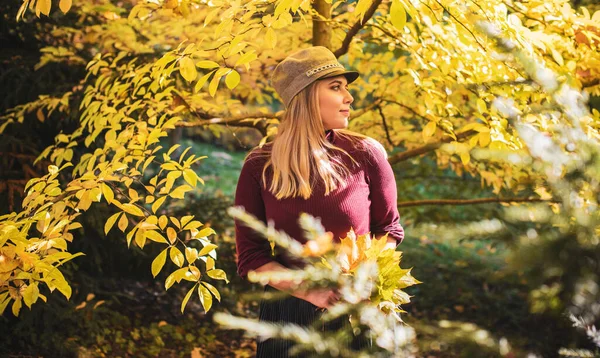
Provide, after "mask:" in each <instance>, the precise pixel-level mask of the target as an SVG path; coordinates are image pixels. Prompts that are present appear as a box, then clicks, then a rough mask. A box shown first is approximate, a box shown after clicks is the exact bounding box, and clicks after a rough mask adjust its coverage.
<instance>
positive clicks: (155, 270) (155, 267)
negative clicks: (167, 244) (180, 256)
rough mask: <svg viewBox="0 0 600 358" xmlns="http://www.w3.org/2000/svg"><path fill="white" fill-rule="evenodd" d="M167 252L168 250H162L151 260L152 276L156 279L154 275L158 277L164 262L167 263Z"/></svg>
mask: <svg viewBox="0 0 600 358" xmlns="http://www.w3.org/2000/svg"><path fill="white" fill-rule="evenodd" d="M167 250H168V249H164V250H162V251H161V252H160V254H158V255H157V256H156V257H155V258H154V260H152V267H151V270H152V276H154V277H156V275H158V274H159V273H160V271H161V270H162V268H163V266H164V265H165V262H167Z"/></svg>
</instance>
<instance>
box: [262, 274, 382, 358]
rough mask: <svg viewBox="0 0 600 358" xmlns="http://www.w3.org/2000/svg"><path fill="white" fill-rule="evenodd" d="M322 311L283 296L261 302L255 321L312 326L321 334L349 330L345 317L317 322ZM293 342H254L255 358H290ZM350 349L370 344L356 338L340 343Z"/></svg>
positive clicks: (367, 341)
mask: <svg viewBox="0 0 600 358" xmlns="http://www.w3.org/2000/svg"><path fill="white" fill-rule="evenodd" d="M274 290H275V289H274V288H272V287H270V286H267V287H266V288H265V291H274ZM321 315H322V310H320V309H318V308H317V306H315V305H313V304H312V303H310V302H307V301H304V300H301V299H299V298H296V297H293V296H289V295H288V296H286V297H285V298H283V299H280V300H276V301H267V300H262V301H261V303H260V312H259V320H260V321H266V322H274V323H279V324H286V323H293V324H296V325H299V326H303V327H308V326H313V327H314V325H313V324H316V325H317V327H318V328H319V329H321V330H322V331H334V330H338V329H340V328H345V329H350V321H349V320H348V317H347V316H346V317H340V318H339V319H336V320H334V321H332V322H328V323H327V324H324V323H319V322H318V321H320V320H321ZM293 344H294V342H292V341H289V340H285V339H274V338H270V339H267V340H264V341H261V340H260V339H258V340H257V346H256V357H257V358H288V357H292V356H291V355H290V354H289V350H290V348H291V347H292V345H293ZM340 344H343V345H344V346H346V347H349V348H351V349H355V350H358V349H364V348H365V347H368V346H370V345H371V343H370V341H369V340H368V339H367V338H366V337H364V336H363V335H360V336H358V337H354V339H352V340H348V341H347V342H340ZM294 357H306V355H294Z"/></svg>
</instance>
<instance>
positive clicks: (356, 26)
mask: <svg viewBox="0 0 600 358" xmlns="http://www.w3.org/2000/svg"><path fill="white" fill-rule="evenodd" d="M381 1H382V0H374V1H373V3H372V4H371V6H370V7H369V9H367V12H365V17H364V18H363V20H362V21H357V22H356V23H355V24H354V25H352V27H351V28H350V30H348V32H347V33H346V37H345V38H344V41H342V46H341V47H340V48H339V49H337V50H335V51H334V52H333V54H334V55H335V57H337V58H339V57H340V56H342V55H344V54H346V52H348V49H349V48H350V43H351V42H352V39H353V38H354V36H356V34H357V33H358V32H359V31H360V29H362V28H363V26H365V24H366V23H367V22H368V21H369V20H370V19H371V17H373V14H375V10H377V8H378V7H379V5H381Z"/></svg>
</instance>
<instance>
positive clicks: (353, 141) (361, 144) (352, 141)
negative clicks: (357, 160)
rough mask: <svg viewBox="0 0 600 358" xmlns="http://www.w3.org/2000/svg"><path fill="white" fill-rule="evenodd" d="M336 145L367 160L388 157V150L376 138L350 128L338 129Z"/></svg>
mask: <svg viewBox="0 0 600 358" xmlns="http://www.w3.org/2000/svg"><path fill="white" fill-rule="evenodd" d="M335 144H336V145H338V146H340V147H342V148H343V149H344V150H346V151H347V152H348V153H349V154H352V155H354V156H357V155H358V156H361V157H364V158H366V159H367V160H372V159H377V158H381V157H383V158H384V159H387V151H386V150H385V148H384V147H383V145H382V144H381V143H380V142H379V141H378V140H376V139H374V138H371V137H369V136H366V135H363V134H360V133H356V132H352V131H349V130H337V131H336V142H335Z"/></svg>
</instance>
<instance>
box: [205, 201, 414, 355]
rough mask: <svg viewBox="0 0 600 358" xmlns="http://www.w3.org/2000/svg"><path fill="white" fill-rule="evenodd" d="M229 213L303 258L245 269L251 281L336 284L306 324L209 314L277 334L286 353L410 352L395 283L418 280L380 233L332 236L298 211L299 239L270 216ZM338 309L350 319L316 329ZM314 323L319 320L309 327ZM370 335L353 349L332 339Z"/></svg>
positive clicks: (404, 297)
mask: <svg viewBox="0 0 600 358" xmlns="http://www.w3.org/2000/svg"><path fill="white" fill-rule="evenodd" d="M229 214H230V215H231V216H233V217H234V218H235V219H237V220H239V221H240V222H242V223H243V224H244V225H247V226H248V227H251V228H253V229H254V230H255V231H257V232H259V233H260V234H262V235H263V236H264V237H266V238H267V239H268V240H269V241H270V242H271V245H272V247H273V248H274V250H281V249H283V250H285V251H286V253H288V254H289V255H291V257H292V258H293V259H295V260H300V261H302V262H303V263H304V266H303V268H301V269H290V270H286V271H281V272H261V273H257V272H250V273H249V274H248V279H249V280H250V281H252V282H260V283H262V284H267V283H268V282H273V281H278V280H286V281H292V282H295V283H296V284H297V285H298V286H299V285H302V289H303V290H311V289H316V288H323V287H329V288H336V289H337V290H338V292H339V293H340V296H341V298H340V301H339V302H338V303H336V304H335V305H334V306H332V307H331V308H330V309H329V310H328V311H326V312H325V313H324V314H323V316H322V318H321V320H319V322H317V323H315V325H314V326H311V327H308V328H305V327H299V326H295V325H285V326H283V327H281V326H277V325H274V324H272V323H265V322H256V321H253V320H249V319H245V318H239V317H233V316H230V315H226V314H216V315H215V320H216V321H217V322H218V323H220V324H221V325H223V326H226V327H228V328H236V329H245V330H246V331H247V332H248V333H249V334H252V335H259V336H260V337H262V338H265V339H266V338H274V337H277V338H283V339H291V340H293V341H294V342H296V345H295V348H294V350H293V353H292V352H291V354H296V353H299V352H312V353H316V354H317V355H319V356H340V357H351V356H352V357H354V356H357V355H358V356H359V357H360V356H370V357H372V356H382V357H383V356H389V355H390V353H394V354H401V355H402V356H410V355H411V354H413V349H414V347H413V346H412V341H413V339H414V331H413V329H412V328H410V327H409V326H407V325H405V324H404V323H403V322H402V319H401V317H400V314H401V313H402V312H403V311H402V310H401V307H400V305H401V304H405V303H408V302H409V301H410V296H409V295H408V294H406V293H405V292H404V291H403V289H404V288H406V287H409V286H412V285H414V284H418V283H419V281H417V280H416V279H414V278H413V277H412V276H411V275H410V269H401V268H400V258H401V256H402V253H401V252H396V251H394V250H392V249H385V244H386V240H387V238H386V237H385V236H384V237H382V238H379V239H371V238H370V236H369V235H368V234H365V235H356V234H355V233H354V232H353V231H350V232H349V233H348V236H347V237H346V238H343V239H341V242H340V243H335V242H334V241H333V235H332V234H331V233H330V232H326V231H325V229H324V228H323V226H322V225H321V222H320V220H319V219H317V218H314V217H312V216H310V215H308V214H301V216H300V219H299V222H300V225H301V227H302V228H303V229H304V231H305V236H306V238H307V240H308V241H307V242H306V244H304V245H302V244H300V243H299V242H298V241H296V240H294V239H292V238H290V237H289V236H288V235H287V234H285V233H284V232H280V231H277V230H275V228H274V226H273V224H272V223H269V224H268V225H265V224H264V223H262V222H261V221H259V220H257V219H256V218H254V217H252V216H251V215H250V214H248V213H246V212H244V211H243V209H241V208H230V209H229ZM341 317H346V319H350V323H351V324H350V325H347V327H342V328H340V329H339V330H337V331H333V332H323V331H322V330H321V329H320V325H321V324H323V322H325V324H327V322H332V321H333V320H335V319H340V318H341ZM317 324H318V325H319V327H317ZM361 332H362V333H363V334H365V336H366V337H367V338H370V339H371V340H372V341H373V342H374V343H373V347H370V348H366V349H365V350H364V351H361V352H357V351H352V350H350V349H348V348H344V347H340V341H344V340H347V339H349V338H351V337H352V336H354V335H355V334H360V333H361Z"/></svg>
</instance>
